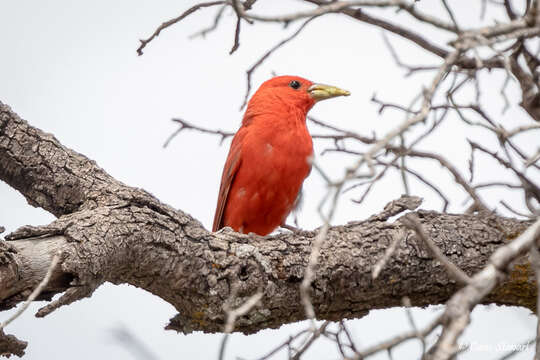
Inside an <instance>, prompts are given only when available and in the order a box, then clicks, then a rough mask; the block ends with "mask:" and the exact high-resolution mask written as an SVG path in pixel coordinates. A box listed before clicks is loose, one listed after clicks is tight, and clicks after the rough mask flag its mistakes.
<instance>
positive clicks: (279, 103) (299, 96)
mask: <svg viewBox="0 0 540 360" xmlns="http://www.w3.org/2000/svg"><path fill="white" fill-rule="evenodd" d="M293 81H297V82H298V83H299V84H300V86H299V87H298V88H294V87H295V86H296V84H294V83H293ZM311 85H313V83H312V82H311V81H309V80H306V79H303V78H300V77H296V76H280V77H276V78H273V79H271V80H268V81H266V82H265V83H263V84H262V85H261V87H260V88H259V89H258V90H257V92H256V93H255V94H254V95H253V97H252V98H251V100H250V101H249V104H248V108H247V110H246V113H245V115H244V118H243V121H242V126H241V127H240V129H239V130H238V132H237V133H236V135H235V136H234V139H233V141H232V144H231V149H230V151H229V155H228V157H227V161H226V163H225V167H224V169H223V175H222V178H221V187H220V190H219V196H218V204H217V209H216V214H215V217H214V225H213V231H217V230H219V229H221V228H222V227H225V226H229V227H231V228H233V229H234V230H235V231H238V232H243V233H246V234H247V233H250V232H253V233H256V234H259V235H266V234H269V233H271V232H272V231H273V230H274V229H275V228H276V227H278V226H279V225H281V224H283V223H284V222H285V219H286V218H287V216H288V215H289V213H290V212H291V210H292V209H293V207H294V204H295V201H296V198H297V196H298V193H299V191H300V189H301V187H302V183H303V182H304V179H305V178H306V177H307V176H308V175H309V173H310V171H311V163H310V158H311V157H312V156H313V144H312V140H311V136H310V135H309V132H308V130H307V127H306V115H307V112H308V111H309V110H310V109H311V107H312V106H313V105H314V104H315V100H314V99H313V97H312V96H310V94H309V92H308V89H309V87H310V86H311Z"/></svg>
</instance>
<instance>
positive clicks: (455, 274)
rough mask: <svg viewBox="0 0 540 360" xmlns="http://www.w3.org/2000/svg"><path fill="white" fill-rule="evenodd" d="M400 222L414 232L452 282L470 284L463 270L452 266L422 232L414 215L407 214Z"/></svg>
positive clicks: (420, 225)
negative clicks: (443, 268)
mask: <svg viewBox="0 0 540 360" xmlns="http://www.w3.org/2000/svg"><path fill="white" fill-rule="evenodd" d="M400 221H401V223H403V225H405V226H406V227H408V228H409V229H411V230H414V231H415V232H416V235H418V237H419V238H420V240H422V242H423V243H424V244H426V247H427V248H428V250H429V252H430V254H431V256H433V257H434V258H435V259H437V260H438V261H439V262H440V263H441V264H442V265H443V266H444V267H445V268H446V271H447V272H448V274H450V276H451V277H452V278H453V279H454V280H456V281H457V282H458V283H459V284H462V285H466V284H469V283H470V282H471V279H470V278H469V276H468V275H467V274H465V273H464V272H463V270H461V269H460V268H458V267H457V266H456V265H454V263H452V262H451V261H450V260H448V258H447V257H446V256H445V255H444V254H443V253H442V251H441V249H439V248H438V247H437V245H435V244H434V243H433V241H431V239H430V238H429V236H428V235H427V234H426V232H425V231H424V228H423V227H422V224H421V223H420V221H419V220H418V217H417V216H416V215H414V214H407V215H405V216H403V217H402V218H401V219H400Z"/></svg>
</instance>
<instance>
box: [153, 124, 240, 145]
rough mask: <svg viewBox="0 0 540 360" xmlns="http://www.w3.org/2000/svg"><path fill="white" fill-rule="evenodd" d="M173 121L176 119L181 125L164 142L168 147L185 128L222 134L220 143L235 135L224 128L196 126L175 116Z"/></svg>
mask: <svg viewBox="0 0 540 360" xmlns="http://www.w3.org/2000/svg"><path fill="white" fill-rule="evenodd" d="M172 121H174V122H175V123H177V124H178V125H180V126H179V127H178V129H177V130H176V131H175V132H174V133H172V134H171V135H170V136H169V137H168V138H167V140H166V141H165V143H164V144H163V147H164V148H166V147H167V146H168V145H169V143H170V142H171V141H172V140H173V139H174V138H175V137H176V136H177V135H178V134H180V133H181V132H182V131H184V130H195V131H198V132H201V133H203V134H211V135H219V136H221V139H220V141H219V143H220V144H222V143H223V141H224V140H225V139H226V138H228V137H230V136H233V135H234V133H232V132H227V131H223V130H211V129H206V128H203V127H200V126H196V125H193V124H191V123H189V122H187V121H185V120H182V119H178V118H175V119H172Z"/></svg>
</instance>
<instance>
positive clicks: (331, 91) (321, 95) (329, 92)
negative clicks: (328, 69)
mask: <svg viewBox="0 0 540 360" xmlns="http://www.w3.org/2000/svg"><path fill="white" fill-rule="evenodd" d="M308 93H309V95H311V97H312V98H313V99H315V100H316V101H320V100H325V99H330V98H333V97H336V96H349V95H351V93H350V92H348V91H347V90H343V89H340V88H337V87H335V86H330V85H324V84H313V85H311V86H310V87H309V89H308Z"/></svg>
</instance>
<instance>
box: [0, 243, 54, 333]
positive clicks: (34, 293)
mask: <svg viewBox="0 0 540 360" xmlns="http://www.w3.org/2000/svg"><path fill="white" fill-rule="evenodd" d="M60 257H61V254H60V253H57V254H55V255H54V256H53V258H52V260H51V264H50V265H49V268H48V269H47V273H46V274H45V276H44V277H43V279H42V280H41V281H40V283H39V284H38V286H36V288H35V289H34V291H32V293H30V295H29V296H28V299H27V300H26V301H25V302H24V303H23V304H22V305H21V306H20V307H19V308H18V309H17V311H16V312H15V313H14V314H13V315H11V316H10V317H9V318H8V319H7V320H6V321H4V322H3V323H2V324H0V330H3V329H4V328H5V327H6V326H7V325H9V323H11V322H12V321H13V320H15V319H16V318H18V317H19V316H20V315H21V314H22V313H23V312H24V311H25V310H26V309H27V308H28V306H30V304H31V303H32V301H34V300H35V299H36V298H37V297H38V296H39V294H41V292H42V291H43V289H44V288H45V286H47V284H48V283H49V280H50V279H51V276H52V273H53V271H54V270H55V269H56V265H58V262H59V261H60Z"/></svg>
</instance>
